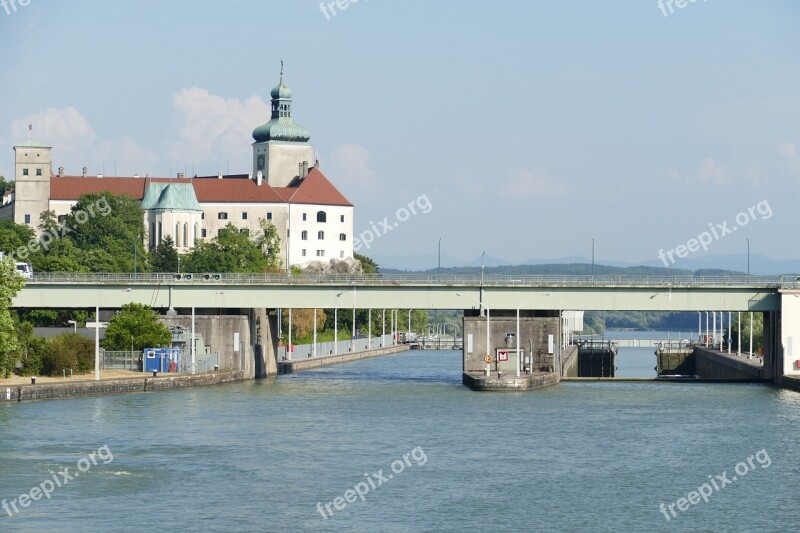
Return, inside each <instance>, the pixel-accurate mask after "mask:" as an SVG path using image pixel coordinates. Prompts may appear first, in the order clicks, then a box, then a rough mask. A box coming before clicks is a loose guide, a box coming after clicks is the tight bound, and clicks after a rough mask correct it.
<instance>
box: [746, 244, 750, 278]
mask: <svg viewBox="0 0 800 533" xmlns="http://www.w3.org/2000/svg"><path fill="white" fill-rule="evenodd" d="M745 240H746V241H747V275H748V276H749V275H750V239H745Z"/></svg>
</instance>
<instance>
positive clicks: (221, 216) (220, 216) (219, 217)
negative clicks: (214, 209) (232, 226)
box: [217, 211, 228, 220]
mask: <svg viewBox="0 0 800 533" xmlns="http://www.w3.org/2000/svg"><path fill="white" fill-rule="evenodd" d="M217 220H228V213H226V212H224V211H223V212H221V213H217Z"/></svg>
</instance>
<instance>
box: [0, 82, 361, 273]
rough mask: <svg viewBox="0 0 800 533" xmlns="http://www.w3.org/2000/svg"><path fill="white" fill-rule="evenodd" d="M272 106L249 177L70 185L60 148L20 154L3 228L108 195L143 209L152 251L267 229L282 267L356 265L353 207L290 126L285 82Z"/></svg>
mask: <svg viewBox="0 0 800 533" xmlns="http://www.w3.org/2000/svg"><path fill="white" fill-rule="evenodd" d="M271 96H272V116H271V117H270V119H269V121H268V122H267V123H266V124H264V125H263V126H259V127H258V128H256V129H255V130H254V131H253V138H254V140H255V142H254V143H253V172H252V173H250V174H240V175H230V176H223V175H221V174H220V175H217V176H206V177H194V178H186V177H184V176H183V174H182V173H180V174H178V177H177V178H175V179H172V178H169V177H162V178H151V177H145V178H141V177H138V176H136V177H123V178H119V177H114V178H110V177H106V176H102V175H98V176H89V175H88V173H87V171H86V167H84V169H83V172H82V174H81V175H80V176H67V175H65V173H64V168H63V167H59V169H58V173H56V174H53V172H52V159H51V156H52V148H51V147H50V146H47V145H45V144H42V143H40V142H37V141H28V142H25V143H21V144H18V145H16V146H14V153H15V180H16V189H15V191H14V195H13V199H12V200H10V201H9V202H8V203H7V204H6V205H4V206H2V207H0V218H12V219H13V220H14V221H15V222H16V223H18V224H26V225H29V226H31V227H33V228H34V229H36V228H37V226H38V225H39V214H40V213H42V212H43V211H46V210H53V211H54V212H55V214H56V216H57V217H59V220H63V219H64V218H65V217H66V215H67V214H69V212H70V209H71V208H72V206H73V205H75V203H76V202H77V200H78V199H79V198H80V197H81V196H82V195H84V194H90V193H103V192H110V193H114V194H126V195H128V196H131V197H133V198H136V199H137V200H139V201H140V202H142V207H143V209H144V210H145V217H144V218H145V220H144V222H145V233H146V234H145V235H144V236H143V240H144V242H145V245H146V246H148V247H149V248H150V249H153V248H155V247H156V246H157V245H158V243H159V242H161V240H162V239H164V238H165V237H167V236H170V237H172V239H173V241H174V242H175V245H176V247H177V248H178V250H179V252H181V253H185V252H187V251H189V250H191V249H192V248H193V247H194V245H195V242H196V241H197V240H198V239H210V238H213V237H215V236H216V235H217V234H218V232H219V230H220V229H221V228H224V227H225V226H226V225H227V224H229V223H230V224H233V225H234V226H235V227H237V228H239V229H240V230H241V231H243V232H247V233H248V234H249V235H251V236H253V237H255V235H256V233H257V232H258V231H260V225H259V219H265V220H269V221H270V222H272V223H273V224H274V225H275V226H276V228H277V231H278V235H279V236H280V238H281V260H282V262H283V265H284V266H285V265H298V266H301V267H302V266H306V265H308V264H309V263H311V262H314V261H322V262H328V261H330V260H331V259H346V258H352V257H353V205H352V204H351V203H350V202H349V201H348V200H347V198H345V197H344V196H343V195H342V194H341V193H340V192H339V191H338V190H337V189H336V187H335V186H334V185H333V184H332V183H331V182H330V181H329V180H328V179H327V178H326V177H325V175H324V174H323V173H322V171H321V170H320V168H319V163H318V162H314V161H313V154H314V149H313V147H312V146H311V145H310V144H309V143H308V141H309V139H310V137H311V135H310V133H309V131H308V130H307V129H306V128H304V127H302V126H300V125H298V124H295V123H294V121H293V119H292V113H291V103H292V91H291V90H290V89H289V88H288V87H287V86H286V85H285V84H284V82H283V74H281V80H280V83H279V84H278V86H277V87H275V88H274V89H273V90H272V93H271ZM311 164H314V166H310V165H311ZM111 216H113V213H112V214H111Z"/></svg>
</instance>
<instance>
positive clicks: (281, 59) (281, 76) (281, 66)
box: [281, 59, 283, 83]
mask: <svg viewBox="0 0 800 533" xmlns="http://www.w3.org/2000/svg"><path fill="white" fill-rule="evenodd" d="M281 83H283V59H281Z"/></svg>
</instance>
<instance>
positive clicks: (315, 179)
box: [275, 167, 353, 207]
mask: <svg viewBox="0 0 800 533" xmlns="http://www.w3.org/2000/svg"><path fill="white" fill-rule="evenodd" d="M275 190H277V191H279V192H280V194H282V195H284V196H286V197H287V198H289V200H290V201H291V203H293V204H321V205H345V206H351V207H352V205H353V204H351V203H350V201H349V200H348V199H347V198H345V197H344V195H342V193H340V192H339V190H338V189H337V188H336V187H334V185H333V183H331V182H330V181H328V178H326V177H325V174H323V173H322V171H320V170H319V169H318V168H316V167H314V168H312V169H311V170H310V171H309V173H308V176H306V178H305V179H304V180H303V181H301V182H300V185H299V186H297V187H276V189H275Z"/></svg>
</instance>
